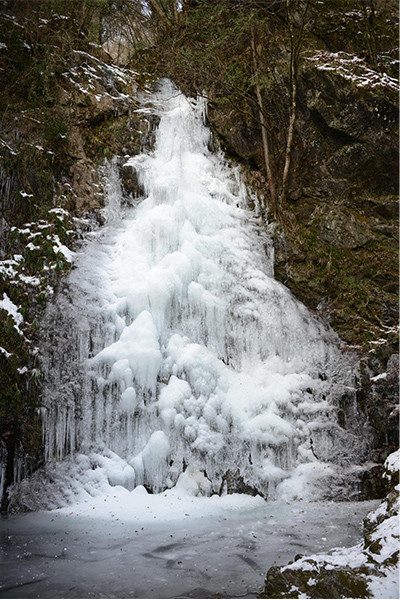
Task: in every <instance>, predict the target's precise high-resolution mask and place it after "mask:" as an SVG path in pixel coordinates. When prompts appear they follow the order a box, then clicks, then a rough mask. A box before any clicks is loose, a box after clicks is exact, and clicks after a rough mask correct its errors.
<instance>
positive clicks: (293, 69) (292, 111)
mask: <svg viewBox="0 0 400 600" xmlns="http://www.w3.org/2000/svg"><path fill="white" fill-rule="evenodd" d="M289 2H290V0H286V8H287V15H288V26H289V36H290V71H289V80H290V103H289V126H288V133H287V141H286V151H285V165H284V167H283V175H282V188H281V193H280V202H281V203H282V202H285V200H286V193H287V185H288V180H289V171H290V162H291V158H292V147H293V135H294V124H295V121H296V108H297V57H296V49H295V40H294V31H293V23H292V21H291V18H290V13H289Z"/></svg>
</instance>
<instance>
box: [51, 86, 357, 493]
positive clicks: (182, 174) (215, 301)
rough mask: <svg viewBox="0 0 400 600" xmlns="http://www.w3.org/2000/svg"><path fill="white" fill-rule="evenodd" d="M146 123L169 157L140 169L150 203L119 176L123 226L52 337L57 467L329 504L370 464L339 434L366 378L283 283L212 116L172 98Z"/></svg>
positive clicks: (155, 101)
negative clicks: (330, 484) (336, 489)
mask: <svg viewBox="0 0 400 600" xmlns="http://www.w3.org/2000/svg"><path fill="white" fill-rule="evenodd" d="M146 109H147V110H148V111H149V112H152V113H153V115H155V116H156V117H158V119H159V125H158V127H157V130H156V141H155V145H154V148H153V149H152V150H151V151H148V152H143V153H142V154H140V155H138V156H134V157H131V158H129V159H125V160H126V162H127V164H128V165H129V166H130V167H131V168H132V169H133V170H134V171H135V172H136V175H137V177H138V180H139V183H140V186H141V188H142V189H143V197H142V198H141V199H140V200H139V201H138V203H137V206H135V207H131V208H127V207H125V208H123V207H122V192H121V184H120V181H119V179H118V174H117V171H116V169H117V165H116V162H115V161H114V162H113V164H112V168H111V175H110V176H109V178H108V185H107V188H106V189H107V197H108V200H109V203H108V208H107V206H106V207H105V209H104V211H103V213H104V214H103V216H104V218H105V220H106V224H105V225H104V226H103V227H101V228H99V229H98V230H96V231H95V232H92V234H90V236H89V237H90V239H89V240H88V242H87V243H86V244H85V245H84V247H83V248H82V249H81V250H80V251H78V252H77V253H76V254H75V255H74V268H73V271H72V273H71V275H70V276H69V278H68V281H67V282H66V283H65V285H64V287H63V289H62V290H61V291H60V292H59V293H58V295H57V299H56V300H55V302H54V303H53V304H52V306H51V307H50V308H49V310H48V312H47V316H46V320H45V323H44V326H43V329H45V330H46V332H48V333H47V335H48V339H47V341H46V344H45V345H44V353H43V357H42V359H43V367H44V371H45V374H46V385H45V390H46V394H45V400H44V405H43V409H42V414H43V419H44V431H45V434H44V435H45V448H46V458H47V461H54V460H60V459H64V458H67V459H68V457H72V462H74V464H77V465H78V466H79V468H80V469H81V477H82V479H81V481H82V485H83V486H85V489H86V490H87V491H89V492H90V493H94V492H93V490H94V488H95V487H96V485H100V483H99V482H100V481H103V480H104V478H106V479H107V481H108V483H109V484H110V485H114V486H115V485H122V486H124V487H125V488H127V489H128V490H133V489H134V488H137V487H138V486H145V488H146V489H148V490H150V491H152V492H160V491H161V490H165V489H166V488H172V487H173V486H175V485H176V484H177V482H179V485H180V486H181V487H182V485H184V486H186V489H189V490H192V493H193V494H200V495H202V494H203V495H209V494H212V493H221V492H224V491H228V492H230V491H235V490H236V491H237V489H238V485H239V483H238V482H240V485H246V486H250V487H251V488H253V490H256V491H257V492H258V493H261V494H262V495H264V496H265V497H268V498H270V499H274V498H279V497H283V498H285V499H291V498H304V499H306V498H309V497H316V496H315V494H316V489H317V488H318V490H319V491H320V492H321V493H322V490H323V485H321V478H322V477H328V476H331V475H332V473H333V472H334V470H335V463H336V464H339V463H340V464H341V467H342V468H343V465H346V464H350V463H351V461H352V460H353V459H354V457H355V456H356V455H357V453H358V452H359V451H360V448H361V449H362V443H360V441H359V439H357V440H356V438H355V437H354V436H352V435H351V434H350V433H346V432H345V431H344V430H343V429H341V428H340V427H339V425H338V424H337V418H336V414H337V409H338V406H337V404H338V398H339V396H340V393H341V392H343V389H344V386H346V385H351V377H350V375H349V373H350V366H349V363H348V361H347V360H346V361H344V360H343V358H342V354H341V352H340V351H339V348H338V340H337V338H336V337H335V335H334V334H333V333H332V332H330V331H329V330H328V329H327V328H326V327H324V326H323V325H322V324H321V323H320V322H319V321H318V319H317V318H315V317H314V316H313V315H312V314H311V313H310V312H309V311H308V310H307V309H306V308H305V307H304V306H303V305H302V304H300V303H299V302H298V301H297V300H296V299H295V298H294V297H293V296H292V295H291V293H290V292H289V291H288V290H287V289H286V288H285V287H284V286H283V285H281V284H280V283H278V282H277V281H275V280H274V278H273V249H272V243H271V240H270V238H269V237H268V235H267V234H266V233H265V231H266V230H265V225H263V224H262V223H261V218H260V217H258V216H257V215H255V214H254V212H251V211H250V209H249V208H248V195H247V191H246V189H245V187H244V185H243V184H242V183H241V179H240V173H239V170H238V168H236V167H233V166H232V165H230V164H229V163H228V162H227V161H226V159H225V158H224V156H223V155H222V153H218V152H217V153H215V152H212V151H211V150H210V149H209V146H210V132H209V130H208V129H207V128H206V127H205V126H204V123H203V113H204V103H203V102H202V101H198V102H196V101H194V100H189V99H187V98H186V97H185V96H184V95H183V94H181V93H180V92H179V90H177V89H176V88H175V87H174V86H173V85H172V84H171V83H169V82H163V83H162V84H160V86H159V89H158V91H157V92H156V93H155V94H154V95H152V96H151V98H149V99H148V106H147V107H146ZM337 375H340V377H337ZM338 381H340V382H341V383H340V384H339V383H338ZM343 382H344V383H343ZM361 451H362V450H361ZM85 457H86V458H85ZM86 460H87V462H86ZM82 465H84V468H83V466H82ZM77 468H78V467H77ZM85 469H86V470H85ZM83 472H85V473H86V475H82V473H83ZM96 482H97V483H96ZM235 482H236V483H235ZM314 483H317V486H316V487H315V486H313V484H314ZM235 486H236V487H235ZM139 489H141V488H139Z"/></svg>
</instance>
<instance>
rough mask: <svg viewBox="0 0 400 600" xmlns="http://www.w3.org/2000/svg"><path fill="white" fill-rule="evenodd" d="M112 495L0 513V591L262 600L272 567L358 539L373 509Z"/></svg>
mask: <svg viewBox="0 0 400 600" xmlns="http://www.w3.org/2000/svg"><path fill="white" fill-rule="evenodd" d="M109 492H110V493H109V494H105V495H99V496H98V497H96V498H91V499H90V500H88V501H87V502H82V503H80V504H78V505H73V506H70V507H68V508H66V509H63V510H61V511H50V512H48V511H45V512H40V513H37V514H28V515H23V516H9V517H7V518H5V517H4V518H2V519H1V520H0V534H1V537H0V552H1V562H2V569H1V573H0V597H1V598H164V599H165V598H216V597H221V598H224V597H225V598H235V597H243V596H247V597H249V598H255V597H256V594H257V592H258V590H259V589H260V588H261V587H262V585H263V582H264V577H265V573H266V571H267V570H268V568H269V567H270V566H272V565H273V564H278V565H281V564H285V563H286V562H287V561H289V560H293V558H294V556H295V555H296V554H299V553H302V554H309V553H311V552H326V551H327V550H328V549H329V548H330V547H331V546H339V547H342V546H350V545H352V544H354V543H356V542H358V541H359V539H360V537H361V525H362V519H363V517H364V516H365V514H366V512H367V511H368V510H370V509H371V508H372V507H373V506H376V502H375V503H374V502H367V503H364V502H363V503H352V504H351V503H339V504H334V503H330V502H328V503H323V502H321V503H309V504H306V503H294V504H286V503H281V502H273V503H266V502H264V501H263V500H262V499H261V498H251V497H249V496H243V495H238V494H233V495H231V496H224V497H219V496H212V497H209V498H204V497H193V496H190V495H187V494H186V493H185V491H184V487H178V488H176V489H175V490H168V491H166V492H164V493H162V494H160V495H150V494H147V493H146V491H145V490H144V489H143V488H138V489H137V490H135V491H134V492H128V491H127V490H126V489H123V488H121V487H115V488H113V489H110V490H109ZM377 597H381V596H377Z"/></svg>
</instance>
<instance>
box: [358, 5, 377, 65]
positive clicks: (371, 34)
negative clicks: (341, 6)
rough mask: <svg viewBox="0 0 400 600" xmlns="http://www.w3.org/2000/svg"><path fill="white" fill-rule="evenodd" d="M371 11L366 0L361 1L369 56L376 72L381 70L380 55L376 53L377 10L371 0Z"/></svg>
mask: <svg viewBox="0 0 400 600" xmlns="http://www.w3.org/2000/svg"><path fill="white" fill-rule="evenodd" d="M368 4H369V11H368V7H367V2H366V0H362V1H361V6H362V10H363V16H364V27H365V37H366V42H367V46H368V54H369V60H370V63H371V66H372V68H373V69H375V71H378V70H379V67H378V55H377V52H376V43H375V30H374V28H375V9H374V1H373V0H370V2H369V3H368Z"/></svg>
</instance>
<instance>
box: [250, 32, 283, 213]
mask: <svg viewBox="0 0 400 600" xmlns="http://www.w3.org/2000/svg"><path fill="white" fill-rule="evenodd" d="M251 50H252V55H253V66H254V80H255V86H256V96H257V103H258V112H259V118H260V124H261V137H262V144H263V153H264V163H265V170H266V172H267V179H268V187H269V193H270V195H271V201H272V208H273V211H274V219H276V218H277V215H278V205H277V199H276V191H275V181H274V178H273V175H272V169H271V163H270V152H269V144H268V135H267V126H266V123H265V117H264V111H263V104H262V97H261V90H260V84H259V80H258V64H257V52H256V42H255V36H254V28H253V26H252V28H251Z"/></svg>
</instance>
